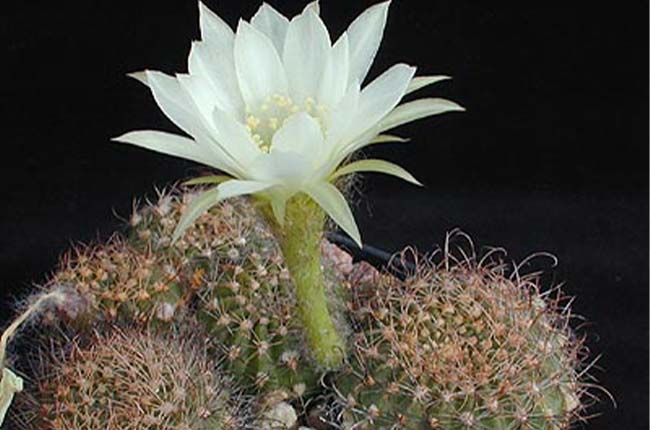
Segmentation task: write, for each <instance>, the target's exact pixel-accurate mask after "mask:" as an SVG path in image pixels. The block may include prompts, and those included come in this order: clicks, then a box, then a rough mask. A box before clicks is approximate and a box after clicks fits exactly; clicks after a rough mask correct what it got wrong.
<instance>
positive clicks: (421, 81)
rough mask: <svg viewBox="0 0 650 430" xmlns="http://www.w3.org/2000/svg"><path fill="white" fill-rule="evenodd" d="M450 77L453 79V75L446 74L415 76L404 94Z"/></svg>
mask: <svg viewBox="0 0 650 430" xmlns="http://www.w3.org/2000/svg"><path fill="white" fill-rule="evenodd" d="M448 79H451V76H445V75H439V76H418V77H417V78H413V80H412V81H411V83H410V84H409V87H408V88H407V89H406V93H404V95H406V94H411V93H412V92H415V91H417V90H420V89H422V88H424V87H428V86H429V85H433V84H435V83H438V82H440V81H446V80H448Z"/></svg>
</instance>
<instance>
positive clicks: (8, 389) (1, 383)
mask: <svg viewBox="0 0 650 430" xmlns="http://www.w3.org/2000/svg"><path fill="white" fill-rule="evenodd" d="M3 340H5V339H3ZM3 348H4V345H3ZM0 364H1V363H0ZM21 391H23V379H22V378H20V377H19V376H16V374H15V373H14V372H12V371H11V370H9V369H7V368H2V379H0V427H1V426H2V423H3V421H4V419H5V416H6V415H7V411H8V410H9V407H10V406H11V402H12V401H13V398H14V395H15V394H16V393H19V392H21Z"/></svg>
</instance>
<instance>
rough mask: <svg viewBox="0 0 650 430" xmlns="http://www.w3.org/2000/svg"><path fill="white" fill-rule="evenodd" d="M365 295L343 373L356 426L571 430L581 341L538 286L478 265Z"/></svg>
mask: <svg viewBox="0 0 650 430" xmlns="http://www.w3.org/2000/svg"><path fill="white" fill-rule="evenodd" d="M445 263H446V264H443V265H441V266H440V267H438V268H429V269H419V270H418V271H416V273H415V274H414V275H412V276H410V277H409V278H407V279H406V280H405V281H400V280H398V279H396V278H394V277H391V276H388V275H384V276H381V277H378V278H377V280H376V282H375V283H374V284H373V285H372V286H371V288H372V289H360V290H357V297H356V298H355V301H354V303H355V304H356V305H355V310H354V311H353V314H354V316H355V319H356V320H357V321H358V323H359V324H360V326H361V327H363V332H361V333H358V334H357V335H356V337H355V339H354V340H353V351H354V354H353V359H352V360H351V365H350V366H349V368H348V369H347V371H346V372H342V373H341V374H340V375H339V376H338V377H337V389H338V391H339V392H340V393H341V394H342V399H343V406H344V407H345V408H346V423H347V425H348V426H349V427H350V428H354V429H357V428H367V429H376V430H389V429H390V430H394V429H404V430H432V429H441V430H469V429H485V430H488V429H489V430H513V429H518V430H562V429H566V428H568V425H569V424H570V423H571V422H572V421H573V419H574V418H575V417H576V416H577V415H578V413H579V412H580V409H581V405H580V400H579V399H580V395H581V394H582V392H583V389H584V387H583V386H582V384H581V383H580V381H579V377H578V375H579V367H580V360H579V352H580V348H581V347H580V345H579V343H578V342H575V341H574V340H573V339H574V336H573V334H572V332H571V330H570V328H569V326H568V316H567V315H566V314H565V313H562V312H560V310H559V309H560V308H559V307H558V304H557V303H555V302H553V301H551V300H548V299H546V298H544V297H543V296H542V295H540V292H539V289H538V284H537V280H536V279H525V280H517V279H513V280H511V279H509V278H507V277H506V276H505V275H504V273H503V266H497V267H493V268H489V267H477V266H476V265H474V264H471V263H463V264H457V265H455V266H454V265H451V267H450V266H449V262H448V261H447V262H445Z"/></svg>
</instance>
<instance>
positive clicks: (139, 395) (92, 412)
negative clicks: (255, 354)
mask: <svg viewBox="0 0 650 430" xmlns="http://www.w3.org/2000/svg"><path fill="white" fill-rule="evenodd" d="M35 358H36V361H35V364H36V366H35V367H34V368H35V369H38V370H37V371H35V374H34V375H32V378H31V379H32V380H33V381H34V383H32V384H30V385H29V388H28V389H27V393H28V394H29V397H26V396H21V398H19V402H18V403H17V405H16V407H17V408H16V409H17V414H14V418H13V424H14V427H12V428H16V429H19V430H32V429H34V430H36V429H38V430H87V429H106V430H129V429H143V428H146V429H149V430H190V429H192V430H240V429H243V428H245V425H247V422H248V421H249V420H250V417H249V416H248V412H247V411H248V407H247V402H246V401H244V398H243V397H241V396H240V395H239V394H237V393H236V392H235V391H233V390H232V389H231V385H230V382H229V380H228V379H226V378H225V377H223V376H222V375H221V374H220V373H219V372H218V371H217V369H216V362H215V361H213V360H212V359H210V358H209V356H208V354H207V351H206V348H205V345H204V343H203V342H202V341H201V338H200V337H199V336H192V335H188V333H176V334H174V333H173V332H172V331H169V332H168V333H166V334H164V335H162V334H155V333H153V332H152V331H143V330H140V329H133V328H127V329H124V330H120V329H115V330H112V331H111V332H109V333H108V334H100V333H99V332H95V333H94V334H93V335H92V336H90V337H86V338H84V339H83V340H81V339H74V340H72V341H70V342H69V343H67V344H59V345H56V347H55V348H52V347H50V346H46V345H40V348H39V349H38V352H37V354H36V357H35Z"/></svg>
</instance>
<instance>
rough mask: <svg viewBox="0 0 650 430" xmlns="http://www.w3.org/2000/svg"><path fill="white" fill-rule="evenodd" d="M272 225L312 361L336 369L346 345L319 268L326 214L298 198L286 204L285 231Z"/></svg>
mask: <svg viewBox="0 0 650 430" xmlns="http://www.w3.org/2000/svg"><path fill="white" fill-rule="evenodd" d="M273 224H274V225H275V228H276V236H277V237H278V239H279V242H280V247H281V248H282V253H283V255H284V261H285V264H286V265H287V268H288V269H289V273H290V274H291V277H292V279H293V282H294V285H295V288H296V298H297V305H298V314H299V317H300V319H301V322H302V325H303V328H304V330H305V334H306V337H307V341H308V344H309V347H310V349H311V351H312V354H313V357H314V358H315V359H316V361H317V362H318V364H319V365H320V366H322V367H324V368H327V369H334V368H337V367H339V366H340V365H341V364H342V363H343V360H344V358H345V342H344V340H343V338H342V337H341V335H340V334H339V332H338V330H337V328H336V325H335V323H334V321H333V319H332V316H331V314H330V310H329V308H328V300H327V296H326V294H325V277H324V275H323V269H322V266H321V240H322V238H323V229H324V225H325V214H324V212H323V211H322V209H321V208H320V207H319V206H318V205H317V204H316V203H315V202H314V201H313V200H311V199H310V198H308V197H307V196H305V195H297V196H294V197H292V198H291V199H290V200H289V201H288V202H287V207H286V216H285V224H284V227H282V228H281V227H279V226H278V225H277V224H276V223H273Z"/></svg>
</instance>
